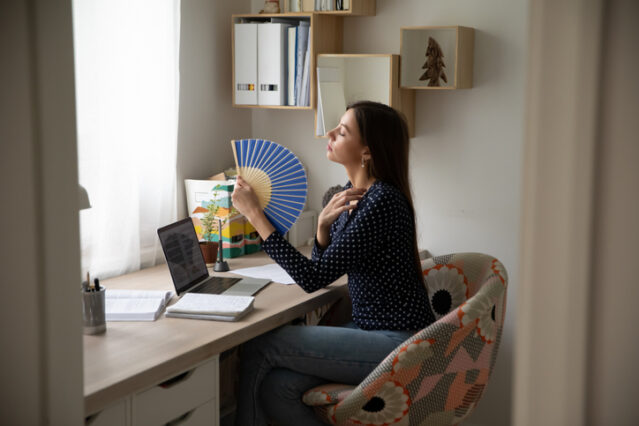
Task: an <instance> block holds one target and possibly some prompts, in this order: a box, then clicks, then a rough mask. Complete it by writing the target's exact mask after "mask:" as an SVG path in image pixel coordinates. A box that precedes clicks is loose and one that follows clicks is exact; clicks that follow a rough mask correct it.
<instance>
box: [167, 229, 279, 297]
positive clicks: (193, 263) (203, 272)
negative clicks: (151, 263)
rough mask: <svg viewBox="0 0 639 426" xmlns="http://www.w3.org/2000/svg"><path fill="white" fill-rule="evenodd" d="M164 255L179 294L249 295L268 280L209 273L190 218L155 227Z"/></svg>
mask: <svg viewBox="0 0 639 426" xmlns="http://www.w3.org/2000/svg"><path fill="white" fill-rule="evenodd" d="M158 237H159V238H160V243H161V244H162V250H163V251H164V257H165V258H166V263H167V264H168V266H169V271H170V272H171V278H172V279H173V285H174V286H175V292H176V293H177V295H178V297H180V296H182V295H183V294H185V293H208V294H227V293H228V294H231V295H234V296H252V295H253V294H255V293H257V292H258V291H259V290H260V289H261V288H262V287H264V286H265V285H267V284H268V283H269V282H271V281H270V280H268V279H255V278H231V277H217V276H210V275H209V271H208V269H207V268H206V263H205V262H204V256H202V252H201V251H200V246H199V241H198V239H197V235H196V234H195V227H194V226H193V221H192V220H191V218H190V217H187V218H186V219H182V220H179V221H177V222H174V223H172V224H170V225H166V226H163V227H162V228H159V229H158Z"/></svg>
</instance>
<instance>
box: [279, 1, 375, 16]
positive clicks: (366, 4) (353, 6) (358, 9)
mask: <svg viewBox="0 0 639 426" xmlns="http://www.w3.org/2000/svg"><path fill="white" fill-rule="evenodd" d="M291 1H294V0H284V12H285V13H296V12H290V10H291V7H290V4H291ZM300 3H301V11H303V12H313V13H319V14H324V15H341V16H375V13H376V12H377V11H376V0H350V7H349V9H348V10H330V11H329V10H313V7H314V5H315V1H314V0H300Z"/></svg>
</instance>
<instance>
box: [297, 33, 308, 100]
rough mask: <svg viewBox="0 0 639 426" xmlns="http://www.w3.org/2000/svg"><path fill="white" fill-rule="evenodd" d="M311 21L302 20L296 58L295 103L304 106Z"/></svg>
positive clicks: (298, 34)
mask: <svg viewBox="0 0 639 426" xmlns="http://www.w3.org/2000/svg"><path fill="white" fill-rule="evenodd" d="M309 30H310V23H309V22H307V21H300V24H299V26H298V30H297V42H296V46H297V56H296V59H295V105H300V106H303V104H302V103H301V98H302V90H301V89H302V75H303V73H304V58H306V48H307V47H308V42H309V39H310V37H309Z"/></svg>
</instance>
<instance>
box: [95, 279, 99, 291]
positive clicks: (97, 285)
mask: <svg viewBox="0 0 639 426" xmlns="http://www.w3.org/2000/svg"><path fill="white" fill-rule="evenodd" d="M93 282H94V283H95V291H100V280H99V279H97V278H95V279H94V280H93Z"/></svg>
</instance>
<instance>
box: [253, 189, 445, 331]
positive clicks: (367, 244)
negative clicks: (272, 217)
mask: <svg viewBox="0 0 639 426" xmlns="http://www.w3.org/2000/svg"><path fill="white" fill-rule="evenodd" d="M350 187H351V185H350V183H349V184H347V185H346V186H345V187H344V189H347V188H350ZM414 233H415V228H414V223H413V218H412V213H411V211H410V208H409V205H408V202H407V201H406V198H405V197H404V196H403V195H402V193H401V192H400V191H399V190H398V189H396V188H395V187H394V186H392V185H390V184H388V183H384V182H381V181H376V182H375V183H373V185H372V186H371V187H370V188H369V189H368V191H366V193H365V194H364V196H363V197H362V199H361V200H360V201H359V203H358V205H357V207H356V208H355V209H353V210H352V211H351V213H350V214H349V213H348V212H343V213H342V214H341V215H340V216H339V217H338V218H337V220H336V221H335V222H334V223H333V224H332V225H331V230H330V236H331V243H330V244H329V246H328V247H326V249H322V248H320V247H319V245H318V244H317V240H315V246H314V247H313V252H312V256H311V258H310V259H308V258H306V257H305V256H304V255H302V254H301V253H300V252H299V251H297V249H295V248H294V247H293V246H292V245H290V244H289V243H288V242H287V241H286V240H285V239H284V238H282V236H281V235H280V234H279V233H277V232H273V233H272V234H271V235H270V236H269V237H268V238H267V239H266V240H265V241H264V244H263V248H264V251H265V252H266V253H267V254H268V255H269V256H270V257H271V258H273V260H275V261H276V262H277V263H278V264H279V265H280V266H282V268H284V269H285V270H286V272H288V274H289V275H290V276H291V278H293V279H294V280H295V282H296V283H297V284H298V285H299V286H300V287H302V288H303V289H304V290H305V291H306V292H309V293H310V292H313V291H315V290H318V289H320V288H323V287H325V286H327V285H329V284H331V283H332V282H334V281H335V280H337V279H338V278H339V277H341V276H342V275H344V274H348V290H349V293H350V297H351V301H352V303H353V321H354V322H355V324H357V326H358V327H360V328H361V329H364V330H419V329H421V328H424V327H426V326H427V325H428V324H430V323H432V322H434V320H435V319H434V316H433V313H432V312H431V310H430V306H429V305H428V302H427V300H428V298H427V295H426V289H425V287H424V285H423V283H422V282H421V280H420V277H419V273H418V271H416V267H415V257H414V253H413V235H414Z"/></svg>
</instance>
